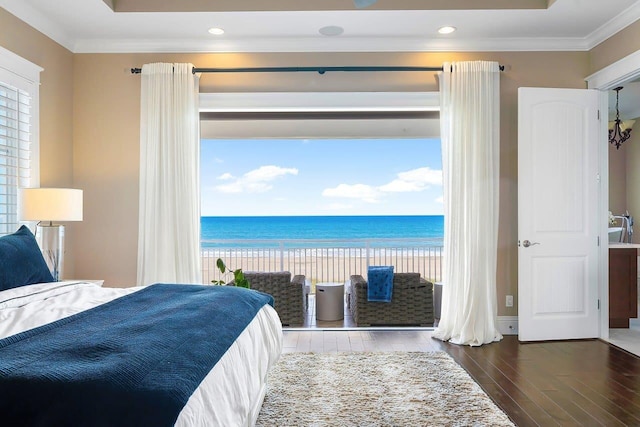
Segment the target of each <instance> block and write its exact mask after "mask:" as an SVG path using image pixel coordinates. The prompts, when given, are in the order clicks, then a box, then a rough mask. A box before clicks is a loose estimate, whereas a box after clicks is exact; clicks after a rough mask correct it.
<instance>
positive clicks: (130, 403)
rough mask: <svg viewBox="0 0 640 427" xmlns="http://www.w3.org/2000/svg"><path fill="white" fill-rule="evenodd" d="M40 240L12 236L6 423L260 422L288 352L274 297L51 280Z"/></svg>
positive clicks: (1, 279) (2, 288)
mask: <svg viewBox="0 0 640 427" xmlns="http://www.w3.org/2000/svg"><path fill="white" fill-rule="evenodd" d="M31 240H33V241H31ZM16 242H17V244H16ZM33 244H35V239H33V236H32V235H31V233H30V232H29V230H28V229H26V230H25V229H22V228H21V229H20V230H19V231H18V232H16V233H14V234H13V235H10V236H4V237H0V396H2V399H0V411H1V412H2V414H3V422H7V423H9V424H11V425H13V424H17V425H132V426H133V425H136V426H137V425H177V426H213V425H220V426H250V425H253V424H254V423H255V420H256V419H257V416H258V413H259V411H260V408H261V405H262V401H263V399H264V394H265V387H266V378H267V374H268V372H269V370H270V368H271V367H272V366H273V365H274V364H275V362H276V361H277V360H278V358H279V356H280V353H281V350H282V327H281V323H280V319H279V318H278V315H277V313H276V312H275V310H274V309H273V306H272V305H273V299H272V298H271V297H270V296H269V295H266V294H261V293H259V292H256V291H251V290H248V289H241V288H235V287H224V286H203V285H179V284H156V285H151V286H147V287H133V288H124V289H116V288H103V287H100V286H98V285H96V284H95V283H89V282H82V281H64V282H51V280H46V279H47V277H48V276H47V275H46V273H45V271H43V270H42V265H40V264H39V261H40V260H39V259H38V254H39V251H38V250H37V245H36V246H35V249H34V248H33V246H32V245H33ZM21 246H25V247H21ZM25 248H26V249H25ZM41 257H42V256H41V254H40V258H41ZM34 258H35V259H36V261H34ZM42 263H43V265H44V268H45V269H46V264H44V260H43V259H42ZM34 271H36V273H34Z"/></svg>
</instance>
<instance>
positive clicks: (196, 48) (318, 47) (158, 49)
mask: <svg viewBox="0 0 640 427" xmlns="http://www.w3.org/2000/svg"><path fill="white" fill-rule="evenodd" d="M587 50H589V46H588V43H587V41H586V39H584V38H512V39H490V38H487V39H466V40H465V39H457V40H444V39H428V40H425V39H416V38H393V39H392V38H367V39H364V38H351V39H348V38H341V39H335V40H333V39H332V40H326V39H320V40H319V39H316V38H313V39H311V38H309V39H304V38H298V39H264V38H262V39H245V40H242V41H237V40H236V41H228V42H226V41H215V42H212V41H210V40H184V39H181V40H176V39H164V40H79V41H78V42H77V43H76V44H75V50H74V53H143V52H146V53H180V52H183V53H184V52H193V53H223V52H502V51H587Z"/></svg>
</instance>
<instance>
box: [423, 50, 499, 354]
mask: <svg viewBox="0 0 640 427" xmlns="http://www.w3.org/2000/svg"><path fill="white" fill-rule="evenodd" d="M440 102H441V104H440V105H441V114H440V123H441V140H442V170H443V178H444V179H443V181H444V218H445V222H444V266H443V278H442V279H443V280H442V281H443V287H442V313H441V319H440V323H439V324H438V328H437V329H436V331H435V332H434V337H435V338H438V339H441V340H444V341H450V342H452V343H455V344H464V345H471V346H477V345H482V344H487V343H490V342H493V341H499V340H501V339H502V335H501V334H500V332H498V329H497V325H496V324H497V301H496V260H497V247H498V194H499V172H500V168H499V167H500V164H499V161H500V158H499V151H500V150H499V149H500V70H499V65H498V63H496V62H487V61H472V62H454V63H445V64H444V71H443V73H442V75H441V80H440Z"/></svg>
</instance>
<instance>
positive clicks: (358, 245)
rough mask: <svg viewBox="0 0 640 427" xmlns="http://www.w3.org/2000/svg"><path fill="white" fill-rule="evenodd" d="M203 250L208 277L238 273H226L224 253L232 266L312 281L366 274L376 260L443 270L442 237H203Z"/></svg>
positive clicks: (432, 276) (425, 273) (427, 271)
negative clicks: (222, 270) (219, 264)
mask: <svg viewBox="0 0 640 427" xmlns="http://www.w3.org/2000/svg"><path fill="white" fill-rule="evenodd" d="M201 253H202V281H203V283H210V282H211V281H212V280H221V279H222V280H225V281H230V280H231V279H232V276H231V275H228V274H227V275H226V276H225V277H221V274H220V272H219V271H218V269H217V268H216V259H218V258H222V259H223V260H224V262H225V264H226V265H227V267H229V268H232V269H237V268H242V269H243V270H244V271H290V272H291V273H292V274H293V275H296V274H303V275H304V276H305V277H306V278H307V279H308V280H309V281H310V282H311V283H312V284H315V283H317V282H344V281H346V280H348V279H349V277H350V276H351V275H352V274H360V275H362V276H364V277H365V278H366V276H367V267H368V266H370V265H393V266H394V271H395V272H398V273H400V272H415V273H420V275H421V276H422V277H424V278H426V279H428V280H430V281H432V282H439V281H441V274H442V273H441V272H442V239H349V240H335V239H332V240H294V239H292V240H203V241H202V242H201Z"/></svg>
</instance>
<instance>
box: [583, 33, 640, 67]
mask: <svg viewBox="0 0 640 427" xmlns="http://www.w3.org/2000/svg"><path fill="white" fill-rule="evenodd" d="M639 49H640V21H636V22H634V23H633V24H631V25H629V26H628V27H627V28H625V29H624V30H622V31H620V32H618V33H617V34H615V35H614V36H612V37H610V38H609V39H607V40H605V41H604V42H602V43H600V44H599V45H598V46H596V47H594V48H593V49H591V51H590V52H589V54H590V66H589V74H593V73H595V72H596V71H599V70H601V69H603V68H604V67H606V66H608V65H611V64H613V63H614V62H616V61H618V60H620V59H622V58H624V57H625V56H627V55H630V54H632V53H633V52H635V51H637V50H639Z"/></svg>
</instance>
